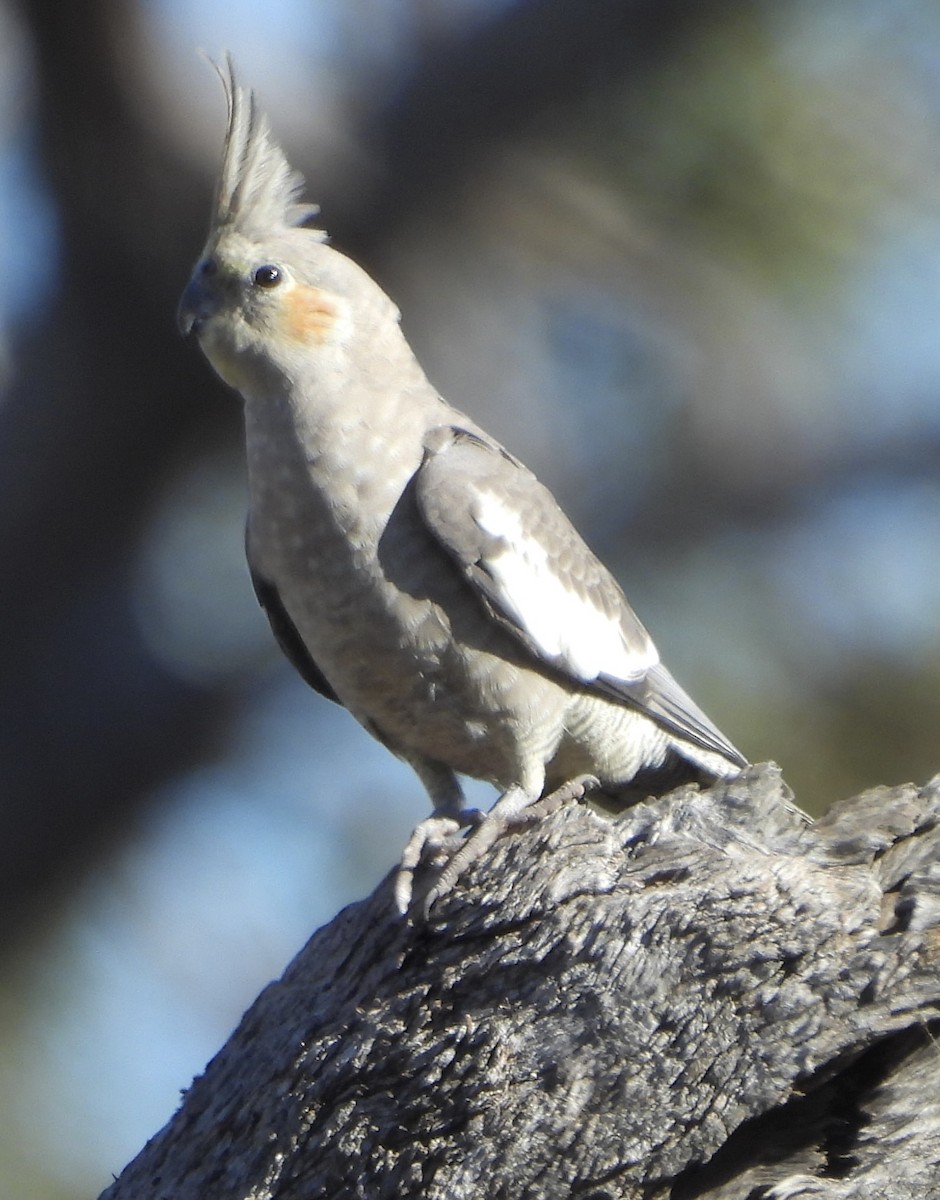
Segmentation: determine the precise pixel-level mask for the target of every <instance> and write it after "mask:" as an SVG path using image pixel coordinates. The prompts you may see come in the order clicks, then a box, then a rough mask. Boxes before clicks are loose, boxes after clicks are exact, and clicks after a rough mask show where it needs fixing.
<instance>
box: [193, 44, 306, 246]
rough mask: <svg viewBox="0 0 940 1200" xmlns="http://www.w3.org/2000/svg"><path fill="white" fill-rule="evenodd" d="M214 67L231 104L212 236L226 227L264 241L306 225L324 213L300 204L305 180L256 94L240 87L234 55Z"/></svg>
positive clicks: (228, 102)
mask: <svg viewBox="0 0 940 1200" xmlns="http://www.w3.org/2000/svg"><path fill="white" fill-rule="evenodd" d="M212 66H213V68H214V69H215V71H216V74H217V75H218V76H219V79H221V81H222V87H223V88H224V89H225V99H226V102H227V104H228V126H227V128H226V131H225V144H224V147H223V151H222V166H221V168H220V171H219V181H218V184H217V186H216V193H215V206H214V210H213V218H212V228H213V231H218V230H221V229H222V228H223V227H226V228H229V229H236V230H238V232H239V233H242V234H244V235H245V236H246V237H248V238H251V239H252V240H255V241H261V240H264V239H265V238H268V237H270V236H271V235H272V234H276V233H278V232H281V231H283V230H285V229H290V228H294V227H296V226H298V225H305V224H306V223H307V222H308V221H310V220H312V219H313V218H314V217H315V216H316V215H317V213H318V212H319V211H320V210H319V208H318V207H317V205H315V204H306V203H303V202H301V201H300V195H301V193H302V192H303V189H304V178H303V176H302V175H301V174H300V172H299V171H295V170H294V169H293V167H291V165H290V163H289V162H288V161H287V158H286V156H285V154H284V151H283V150H282V149H281V148H280V146H279V145H278V144H277V143H276V142H275V141H274V139H273V138H272V136H271V127H270V125H269V124H268V118H267V117H266V116H265V114H264V113H263V112H262V111H261V109H260V108H259V106H258V102H257V100H256V99H255V94H254V92H252V91H250V90H248V89H246V88H243V87H242V86H241V85H240V84H239V83H238V81H237V79H236V77H235V64H234V63H233V61H232V57H231V55H230V54H226V55H225V56H224V58H223V60H222V62H221V64H219V63H216V62H212ZM311 232H312V233H320V231H319V230H316V231H314V230H311ZM320 236H321V237H325V234H322V233H320Z"/></svg>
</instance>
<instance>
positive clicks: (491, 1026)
mask: <svg viewBox="0 0 940 1200" xmlns="http://www.w3.org/2000/svg"><path fill="white" fill-rule="evenodd" d="M789 799H790V796H789V792H788V790H787V788H786V786H785V785H784V784H783V783H782V781H781V779H780V776H779V772H778V771H777V769H776V768H775V767H773V766H772V765H765V766H762V767H754V768H750V769H749V770H748V771H747V772H746V773H745V775H744V776H743V777H742V778H741V779H740V780H738V781H735V782H733V783H730V784H722V785H719V786H716V787H715V788H713V789H711V790H710V791H709V792H706V793H698V792H697V791H696V790H695V789H693V788H682V789H679V790H677V791H675V792H673V793H671V794H670V795H668V796H665V797H662V798H660V799H657V800H651V801H649V802H647V803H644V804H640V805H637V806H636V807H634V808H631V809H630V810H628V811H627V812H624V813H622V814H620V815H618V816H617V817H615V818H613V819H608V818H606V817H604V816H601V815H599V814H597V813H595V812H593V811H591V810H589V809H588V808H586V807H585V806H583V805H577V804H574V805H571V806H569V807H566V808H565V809H563V810H562V811H560V812H558V813H556V814H555V815H553V816H552V817H549V818H546V819H545V820H544V821H542V822H540V823H539V824H537V825H536V826H534V827H532V828H530V829H528V830H526V831H524V832H522V833H519V834H514V835H512V836H509V837H506V838H505V839H504V840H503V841H502V842H501V843H499V844H498V845H497V846H496V847H494V849H493V850H492V852H491V853H490V854H489V855H488V856H487V857H486V859H485V860H484V861H483V862H481V863H480V864H479V865H478V866H477V867H476V868H475V869H474V870H473V871H472V872H471V873H470V875H469V877H468V878H467V879H466V880H464V881H462V883H461V885H460V887H459V888H458V889H457V890H456V892H454V893H453V894H452V895H451V896H449V897H447V898H446V899H445V900H444V901H443V902H441V903H439V904H438V905H437V906H436V907H435V908H434V909H433V911H432V914H431V919H430V921H429V923H428V924H427V925H426V926H424V927H416V926H414V925H409V924H407V923H405V922H403V921H400V920H399V919H398V918H396V916H395V915H394V913H393V911H392V905H391V897H390V888H389V881H388V880H386V881H385V882H384V883H383V884H382V885H381V886H380V887H379V888H378V890H377V891H376V892H375V893H374V895H372V896H371V897H370V898H369V899H368V900H365V901H363V902H361V903H359V904H355V905H353V906H351V907H350V908H348V909H346V910H345V911H343V912H342V913H340V914H339V915H338V916H337V917H336V919H335V920H334V921H333V922H332V923H331V924H330V925H328V926H327V927H326V928H324V929H322V930H320V931H319V932H318V933H317V934H316V935H315V936H314V937H313V938H312V939H311V940H310V942H309V943H308V945H307V946H306V947H305V948H304V950H303V951H301V953H300V954H299V955H298V957H297V958H296V959H295V961H294V962H293V963H292V964H291V966H290V967H289V968H288V970H287V972H286V973H285V975H284V977H283V978H282V979H281V980H280V981H279V982H277V983H273V984H271V985H270V986H269V987H268V988H267V989H265V991H264V992H262V994H261V995H260V996H259V998H258V1000H257V1001H256V1002H255V1004H254V1005H253V1006H252V1007H251V1009H250V1010H249V1011H248V1013H247V1014H246V1015H245V1017H244V1019H243V1020H242V1022H241V1025H240V1026H239V1028H238V1029H237V1031H236V1032H235V1033H234V1035H233V1036H232V1038H231V1039H230V1041H229V1043H228V1044H227V1045H226V1046H225V1047H224V1048H223V1050H222V1051H221V1052H220V1053H219V1054H218V1055H217V1056H216V1058H215V1059H214V1060H213V1061H212V1062H211V1063H210V1064H209V1066H208V1068H207V1070H206V1072H205V1074H204V1075H203V1076H202V1077H201V1078H199V1079H198V1080H196V1082H195V1083H194V1084H193V1086H192V1088H191V1089H190V1090H189V1092H188V1093H187V1095H186V1096H185V1099H184V1102H183V1104H182V1107H181V1108H180V1110H179V1112H178V1113H177V1115H176V1116H175V1118H174V1119H173V1120H172V1121H171V1122H170V1123H169V1124H168V1125H167V1127H166V1128H165V1129H164V1130H162V1131H161V1132H160V1133H159V1134H158V1135H157V1136H156V1137H155V1138H154V1139H153V1140H152V1141H151V1142H150V1143H149V1144H148V1146H147V1147H146V1148H145V1149H144V1150H143V1151H142V1153H141V1154H140V1156H139V1157H138V1158H137V1159H136V1160H135V1161H134V1162H133V1163H131V1165H130V1166H129V1167H128V1168H127V1169H126V1170H125V1172H124V1173H123V1175H122V1176H121V1177H120V1179H119V1180H117V1181H116V1182H115V1183H114V1184H113V1185H112V1187H111V1188H109V1189H108V1191H107V1192H105V1193H104V1196H105V1197H106V1198H107V1200H129V1198H130V1197H133V1198H134V1200H157V1198H160V1200H169V1198H171V1197H172V1198H173V1200H189V1198H195V1197H199V1198H200V1200H210V1198H212V1200H216V1198H218V1200H223V1198H225V1200H229V1198H232V1200H234V1198H235V1197H239V1198H247V1197H252V1198H253V1200H259V1198H261V1197H277V1198H278V1200H295V1198H297V1200H299V1198H300V1197H303V1198H304V1200H314V1198H315V1197H330V1198H331V1200H336V1198H343V1197H368V1198H370V1200H371V1198H375V1197H392V1196H394V1197H419V1196H420V1197H423V1198H439V1200H444V1198H445V1197H446V1198H447V1200H460V1198H463V1197H483V1196H487V1197H501V1198H505V1200H509V1198H516V1197H520V1198H521V1197H533V1198H534V1197H539V1198H554V1197H571V1196H577V1197H581V1198H582V1200H588V1198H590V1200H615V1198H621V1197H643V1198H644V1200H650V1198H656V1197H671V1198H673V1200H679V1198H682V1200H689V1198H691V1197H711V1198H716V1197H721V1198H722V1200H732V1198H735V1200H737V1198H740V1200H745V1198H747V1197H750V1198H756V1197H761V1196H773V1197H774V1198H775V1200H782V1198H784V1197H791V1196H827V1197H840V1198H841V1197H886V1196H890V1197H892V1198H904V1197H917V1198H918V1200H922V1198H923V1197H928V1196H935V1195H940V1165H938V1164H940V1089H938V1086H937V1081H938V1079H940V1048H938V1044H937V1041H936V1035H937V1030H938V1028H940V1016H938V1003H940V972H938V967H937V963H938V953H940V939H938V926H940V855H938V851H940V830H938V827H937V818H938V815H940V776H938V777H937V778H936V779H935V780H934V781H932V782H931V783H930V784H928V785H927V786H926V787H924V788H921V789H918V788H917V787H915V786H913V785H906V786H902V787H896V788H877V789H875V790H873V791H870V792H866V793H865V794H863V795H862V796H860V797H858V798H857V799H855V800H852V801H848V802H846V803H843V804H840V805H837V806H836V807H835V808H833V809H832V811H831V812H830V813H829V814H828V815H827V816H826V817H825V818H824V819H823V820H821V821H819V822H817V823H815V824H812V825H810V824H807V823H806V822H805V821H804V820H803V818H802V816H801V815H800V814H799V813H798V811H797V810H795V809H794V808H793V807H792V806H791V805H790V804H789Z"/></svg>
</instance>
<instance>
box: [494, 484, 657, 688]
mask: <svg viewBox="0 0 940 1200" xmlns="http://www.w3.org/2000/svg"><path fill="white" fill-rule="evenodd" d="M474 507H475V511H474V514H473V515H474V519H475V520H476V522H477V524H478V525H479V526H480V528H481V529H483V530H485V531H486V532H487V533H489V534H491V535H492V536H493V537H496V538H499V539H500V542H501V543H502V544H501V545H500V547H499V548H498V550H497V551H496V552H495V553H493V554H492V555H488V556H487V558H486V564H485V565H486V569H487V571H488V572H489V574H490V576H491V577H492V579H493V582H494V584H495V585H496V588H497V589H498V594H499V597H500V601H501V604H502V607H503V608H504V609H505V611H506V612H507V613H508V614H509V615H510V616H511V617H513V618H514V619H515V620H516V621H517V622H518V624H519V625H520V627H521V628H522V629H523V630H524V631H525V632H526V634H527V635H528V636H529V638H531V640H532V641H533V642H534V643H535V645H536V646H537V647H538V649H539V650H540V651H541V653H542V654H544V655H545V657H546V658H548V659H551V660H555V661H558V660H560V661H561V662H562V663H563V664H564V666H565V667H566V668H567V669H568V670H569V671H571V673H572V674H573V675H575V676H576V677H577V678H578V679H581V680H583V681H584V682H585V683H588V682H591V681H593V680H595V679H596V678H597V677H598V675H601V674H603V675H607V676H610V677H612V678H614V679H618V680H622V681H623V682H624V683H631V682H635V681H636V680H638V679H640V678H642V676H643V675H644V674H645V672H646V671H647V670H648V669H649V668H650V667H651V666H653V665H654V664H655V663H658V662H659V654H658V653H657V651H656V647H655V646H654V645H653V643H652V642H651V641H647V644H646V646H645V647H644V649H643V650H642V651H641V652H637V651H636V650H631V649H630V648H629V647H628V645H627V643H626V640H625V638H624V636H623V631H622V629H621V626H620V622H619V620H616V619H612V618H611V617H609V616H608V615H607V614H606V613H604V612H602V611H601V610H600V609H599V608H596V607H595V606H594V605H593V604H592V603H591V602H590V600H587V599H585V598H584V597H582V596H579V595H578V593H577V592H575V591H573V590H572V589H571V588H569V587H568V586H567V585H566V584H565V581H564V579H562V578H561V577H560V576H559V575H558V573H557V572H556V571H555V569H554V567H553V565H552V563H551V561H550V559H549V554H548V551H547V550H546V548H545V547H544V546H543V545H542V543H541V542H539V541H538V540H537V539H535V538H533V537H531V536H530V535H528V534H527V533H526V532H525V530H524V529H523V528H522V522H521V521H520V519H519V516H518V514H517V513H515V512H513V511H512V509H510V508H507V507H506V505H505V504H504V503H503V502H502V501H501V500H500V499H499V498H498V497H497V496H494V495H493V493H492V492H487V491H481V492H480V493H479V494H478V500H477V504H476V505H475V506H474Z"/></svg>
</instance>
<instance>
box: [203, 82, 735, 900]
mask: <svg viewBox="0 0 940 1200" xmlns="http://www.w3.org/2000/svg"><path fill="white" fill-rule="evenodd" d="M220 74H221V75H222V79H223V83H224V85H225V90H226V95H227V98H228V131H227V134H226V138H225V148H224V156H223V162H222V168H221V173H220V178H219V183H218V188H217V192H216V199H215V210H214V213H213V218H212V226H211V231H210V234H209V239H208V242H207V243H206V247H205V249H204V251H203V253H202V256H201V257H200V259H199V262H198V263H197V265H196V268H195V270H194V272H193V275H192V278H191V279H190V282H189V284H188V286H187V287H186V290H185V293H184V295H183V299H182V302H181V306H180V325H181V328H182V329H183V331H184V332H186V333H189V332H193V333H195V334H196V336H197V338H198V340H199V344H200V345H201V347H202V349H203V351H204V352H205V354H206V357H207V358H208V359H209V361H210V363H211V364H212V366H213V367H214V368H215V370H216V371H217V372H218V374H219V375H220V376H221V377H222V379H223V380H225V382H226V383H228V384H230V385H231V386H232V387H233V388H235V389H236V390H237V391H239V392H240V393H241V395H242V398H243V400H244V408H245V425H246V434H247V453H248V477H249V489H250V509H249V517H248V535H247V547H248V560H249V564H250V567H251V573H252V578H253V579H254V582H255V587H256V590H257V593H258V598H259V600H260V601H261V604H262V605H263V606H264V608H265V610H266V612H267V614H268V617H269V618H270V621H271V625H272V627H273V629H274V633H275V635H276V636H277V639H278V641H279V642H280V644H281V646H282V648H283V649H284V651H285V652H286V653H287V655H288V656H289V657H290V658H291V660H292V661H293V662H294V664H295V665H296V667H297V668H298V670H299V671H300V673H301V674H302V675H303V677H304V678H305V679H306V680H307V682H308V683H310V684H311V685H312V686H313V687H314V688H316V689H317V690H318V691H320V692H322V693H323V694H324V695H326V696H328V697H329V698H330V699H332V700H336V701H338V702H339V703H340V704H343V705H345V706H346V708H348V709H349V711H350V712H351V713H352V714H353V716H355V717H356V719H357V720H358V721H360V722H361V724H362V725H364V726H365V728H366V729H367V730H369V732H370V733H372V734H373V735H374V736H375V737H376V738H378V739H379V740H380V741H381V742H382V743H383V744H384V745H386V746H387V747H388V748H389V749H390V750H391V751H393V752H394V753H395V754H397V755H399V756H400V757H401V758H403V759H405V760H406V761H407V762H409V763H411V765H412V766H413V767H414V769H415V771H416V772H417V773H418V775H419V777H420V779H421V781H422V782H423V784H424V786H425V787H426V788H427V790H428V793H429V794H430V797H431V800H432V803H433V805H434V815H433V816H432V817H431V818H429V819H428V820H426V821H423V822H422V823H421V824H420V825H419V826H418V828H417V829H416V831H415V834H414V836H413V837H412V839H411V841H410V842H409V844H408V846H407V847H406V849H405V853H404V856H403V859H402V869H401V871H400V873H399V878H398V885H397V888H396V897H397V901H398V903H399V906H400V907H401V908H402V909H405V908H406V907H407V906H408V904H409V902H410V895H411V884H412V875H413V871H414V868H415V867H416V866H417V865H418V863H419V861H420V860H421V858H422V856H424V857H428V856H429V854H430V853H431V852H435V851H436V852H437V853H438V854H440V855H441V856H442V857H443V851H444V849H446V850H447V851H448V853H449V854H450V861H449V862H448V863H447V865H446V866H443V867H442V869H441V872H440V874H439V876H438V879H437V882H436V884H435V886H434V887H433V888H432V889H431V893H430V895H431V898H433V897H434V896H436V895H439V894H440V893H441V892H442V891H444V890H446V889H447V888H449V887H451V886H452V885H453V883H454V882H455V880H456V878H457V877H458V875H459V873H460V871H461V870H462V869H463V868H464V867H465V866H466V865H467V863H468V862H470V861H472V859H473V858H475V857H476V856H477V855H478V854H479V853H480V852H481V850H482V849H484V848H485V847H486V846H488V845H489V844H490V843H491V842H492V841H493V839H494V837H495V836H497V835H498V834H499V833H501V832H502V831H503V830H504V829H506V828H507V827H508V826H510V825H512V824H514V823H518V822H520V821H524V820H526V819H528V813H527V810H528V809H529V808H530V806H531V805H532V804H533V803H534V802H535V801H538V800H539V799H540V797H542V796H543V795H546V794H547V793H549V792H551V791H552V790H554V789H562V788H564V786H565V785H570V786H568V788H567V792H568V794H580V792H581V791H583V786H584V780H585V779H586V778H589V777H593V778H591V779H590V782H591V784H592V785H593V784H594V783H595V781H596V782H599V785H600V787H601V788H602V789H603V790H604V791H605V792H607V793H610V794H614V795H616V794H618V793H623V792H628V791H629V790H630V789H631V787H632V790H633V791H634V793H635V792H636V790H637V789H643V790H646V791H648V792H657V791H663V790H665V789H666V788H668V787H670V786H673V785H674V784H676V783H678V782H680V781H681V780H683V779H695V780H699V781H701V782H708V781H712V780H714V779H716V778H720V777H723V776H730V775H734V774H736V773H737V772H738V771H739V770H740V768H741V767H742V766H743V765H744V762H745V760H744V759H743V758H742V756H741V755H740V754H739V753H738V751H737V750H736V749H735V748H734V746H732V745H731V743H730V742H729V741H728V740H727V739H726V738H725V737H723V736H722V734H721V733H719V731H718V730H717V729H716V728H715V726H714V725H713V724H712V723H711V721H710V720H709V719H708V718H707V717H706V716H705V714H704V713H703V712H702V711H701V709H699V708H698V707H697V706H696V705H695V704H694V703H693V702H692V700H690V699H689V697H688V696H687V695H686V694H685V692H684V691H683V690H682V689H681V688H680V687H679V685H678V684H677V683H676V682H675V680H674V679H673V678H672V676H671V675H670V674H669V672H668V671H667V670H666V669H665V668H664V667H663V666H661V665H660V662H659V656H658V654H657V652H656V648H655V647H654V645H653V643H652V641H651V639H650V637H649V635H648V634H647V632H646V630H645V629H644V628H643V626H642V625H641V624H640V622H639V620H638V619H637V617H636V616H635V615H634V613H633V610H632V609H631V608H630V606H629V604H628V603H627V601H626V599H625V598H624V595H623V593H622V592H621V590H620V588H619V587H618V585H617V583H616V582H615V581H614V579H613V578H612V576H611V575H610V574H609V572H608V571H607V569H606V568H605V567H604V566H603V565H602V564H601V563H600V562H599V561H598V559H597V558H595V556H594V555H593V554H592V553H591V551H590V550H589V549H588V548H587V546H586V545H585V544H584V542H583V541H582V540H581V538H580V536H579V535H578V533H577V532H576V531H575V530H574V528H573V527H572V525H571V524H570V522H569V521H568V519H567V518H566V517H565V515H564V513H563V512H562V511H561V509H560V508H559V507H558V505H557V504H556V503H555V500H554V499H553V498H552V496H551V494H550V493H549V492H548V491H547V490H546V489H545V488H544V487H543V486H542V485H541V484H540V483H539V482H538V481H537V480H536V479H535V477H534V476H533V475H532V474H531V472H529V471H528V470H527V469H526V468H525V467H524V466H523V465H522V464H521V463H520V462H519V461H518V460H517V459H516V458H514V457H513V456H512V455H511V454H510V453H509V452H508V451H506V450H505V449H503V447H502V446H501V445H499V443H498V442H496V441H495V440H494V439H493V438H491V437H489V436H488V435H487V434H486V433H484V432H483V430H482V429H480V428H479V427H478V426H477V425H475V424H474V423H473V422H472V421H470V420H468V418H467V417H465V416H464V415H463V414H462V413H460V412H457V411H456V410H455V409H453V408H451V407H450V405H448V404H447V403H446V402H445V401H444V400H443V399H442V398H441V397H440V396H439V395H438V393H437V392H436V391H435V389H434V388H433V387H432V385H431V384H430V383H429V382H428V380H427V379H426V377H425V375H424V373H423V371H422V370H421V367H420V366H419V365H418V363H417V361H416V360H415V357H414V355H413V354H412V352H411V350H410V348H409V346H408V343H407V342H406V341H405V338H404V336H403V335H402V332H401V328H400V325H399V314H398V310H397V309H396V308H395V306H394V304H393V303H392V302H391V300H389V298H388V297H387V296H386V295H385V293H384V292H383V291H382V290H381V288H380V287H379V286H378V285H377V284H376V283H375V282H374V281H373V280H372V279H370V278H369V276H368V275H367V274H366V273H365V272H364V271H363V270H362V269H361V268H360V267H358V266H357V265H356V264H355V263H353V262H351V261H350V260H349V259H348V258H345V257H344V256H343V255H342V254H340V253H338V252H337V251H336V250H334V249H332V248H331V247H330V246H328V245H327V244H326V240H325V237H324V234H323V233H321V232H320V231H318V230H316V229H312V228H309V227H308V222H309V221H310V220H311V218H312V217H313V216H314V214H315V213H316V209H315V208H314V207H313V206H311V205H307V204H303V203H300V201H299V195H300V191H301V187H302V183H303V181H302V179H301V178H300V177H299V176H298V175H297V174H296V173H295V172H294V171H292V170H291V168H290V166H289V165H288V163H287V160H286V159H285V157H284V155H283V153H282V151H281V150H280V149H279V147H278V146H277V145H276V144H275V143H274V142H273V141H272V139H271V136H270V132H269V128H268V123H267V120H266V119H265V117H264V116H263V115H262V114H261V112H260V111H259V110H258V108H257V106H256V103H255V100H254V97H253V95H252V94H250V93H248V92H246V91H245V90H243V89H242V88H241V87H239V86H238V84H237V82H236V80H235V77H234V73H233V70H232V66H231V63H230V62H226V64H225V67H224V70H223V71H221V72H220ZM460 774H465V775H469V776H474V777H476V778H480V779H485V780H489V781H490V782H492V783H493V784H495V785H496V787H497V788H499V789H500V791H501V793H502V794H501V796H500V798H499V800H498V801H497V802H496V804H495V805H494V807H493V808H492V810H491V811H490V812H489V813H488V814H486V815H485V816H482V817H481V816H480V815H479V814H470V813H467V812H465V811H464V808H463V795H462V792H461V788H460V784H459V782H458V778H457V777H458V775H460ZM469 823H475V824H476V828H475V829H474V831H473V832H472V833H471V835H470V836H469V838H467V839H466V841H461V840H460V839H459V838H458V837H456V836H455V835H457V833H458V831H459V829H460V828H461V827H462V826H463V825H466V824H469ZM457 846H459V847H460V848H459V849H456V847H457Z"/></svg>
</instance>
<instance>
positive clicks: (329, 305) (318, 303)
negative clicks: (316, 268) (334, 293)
mask: <svg viewBox="0 0 940 1200" xmlns="http://www.w3.org/2000/svg"><path fill="white" fill-rule="evenodd" d="M283 312H284V329H285V332H286V333H287V334H288V335H289V336H290V337H293V338H296V339H297V340H298V341H303V342H326V341H329V340H330V339H331V337H332V335H333V332H334V330H335V329H336V325H337V322H338V320H339V312H338V310H337V308H336V304H335V303H334V302H333V300H331V299H330V297H329V295H328V294H327V293H326V292H321V291H320V289H319V288H315V287H303V286H301V285H300V284H298V285H297V286H296V287H293V288H291V290H290V293H289V294H288V295H287V296H285V298H284V305H283Z"/></svg>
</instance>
